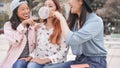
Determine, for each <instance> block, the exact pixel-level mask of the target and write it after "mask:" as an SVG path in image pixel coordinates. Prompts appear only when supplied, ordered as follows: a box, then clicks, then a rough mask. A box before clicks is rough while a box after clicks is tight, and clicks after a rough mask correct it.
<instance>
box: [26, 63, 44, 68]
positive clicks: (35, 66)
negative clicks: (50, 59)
mask: <svg viewBox="0 0 120 68" xmlns="http://www.w3.org/2000/svg"><path fill="white" fill-rule="evenodd" d="M27 68H43V65H41V64H37V63H35V62H29V63H28V65H27Z"/></svg>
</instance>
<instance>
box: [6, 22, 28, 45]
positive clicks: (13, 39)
mask: <svg viewBox="0 0 120 68" xmlns="http://www.w3.org/2000/svg"><path fill="white" fill-rule="evenodd" d="M25 32H26V30H25V28H24V27H23V26H22V25H21V24H20V25H19V26H18V27H17V30H13V29H12V27H11V23H10V22H7V23H5V25H4V34H5V38H6V39H7V40H8V41H9V43H10V44H11V45H12V46H18V45H19V44H20V42H21V40H22V39H23V38H24V34H25Z"/></svg>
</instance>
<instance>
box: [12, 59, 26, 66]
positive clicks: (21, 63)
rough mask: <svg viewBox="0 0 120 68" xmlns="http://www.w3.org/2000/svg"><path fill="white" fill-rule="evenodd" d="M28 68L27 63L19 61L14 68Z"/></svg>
mask: <svg viewBox="0 0 120 68" xmlns="http://www.w3.org/2000/svg"><path fill="white" fill-rule="evenodd" d="M26 66H27V62H25V61H23V60H17V61H16V62H15V63H14V64H13V67H12V68H25V67H26Z"/></svg>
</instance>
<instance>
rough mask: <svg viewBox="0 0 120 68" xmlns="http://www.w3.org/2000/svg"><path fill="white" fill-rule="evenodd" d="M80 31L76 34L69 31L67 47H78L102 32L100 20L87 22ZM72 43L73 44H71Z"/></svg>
mask: <svg viewBox="0 0 120 68" xmlns="http://www.w3.org/2000/svg"><path fill="white" fill-rule="evenodd" d="M86 23H87V24H85V25H84V26H83V27H82V28H81V29H79V30H78V31H76V32H72V31H69V32H68V33H67V38H66V43H67V44H68V45H79V44H82V43H84V42H86V41H88V40H90V39H92V38H94V37H95V36H96V35H98V34H99V33H100V32H102V30H103V23H102V22H101V21H100V20H97V21H94V20H88V21H86ZM73 42H74V43H73Z"/></svg>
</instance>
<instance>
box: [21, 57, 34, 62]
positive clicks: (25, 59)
mask: <svg viewBox="0 0 120 68" xmlns="http://www.w3.org/2000/svg"><path fill="white" fill-rule="evenodd" d="M31 59H32V57H30V56H29V57H27V58H21V59H19V60H24V61H26V62H29V61H30V60H31Z"/></svg>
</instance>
